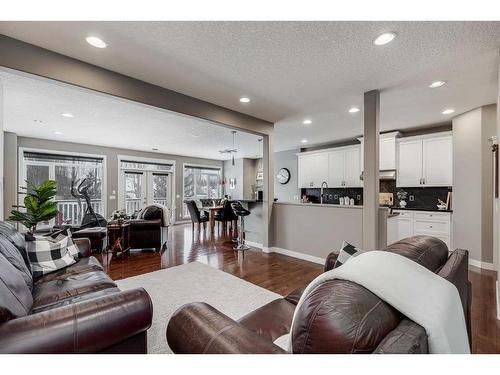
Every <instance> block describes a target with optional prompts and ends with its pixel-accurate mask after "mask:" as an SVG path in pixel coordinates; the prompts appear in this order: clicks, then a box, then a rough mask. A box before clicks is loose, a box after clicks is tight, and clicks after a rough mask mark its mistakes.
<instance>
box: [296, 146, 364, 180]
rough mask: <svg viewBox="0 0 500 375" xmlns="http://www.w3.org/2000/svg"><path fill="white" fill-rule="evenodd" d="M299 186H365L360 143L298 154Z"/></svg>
mask: <svg viewBox="0 0 500 375" xmlns="http://www.w3.org/2000/svg"><path fill="white" fill-rule="evenodd" d="M298 166H299V188H319V187H321V184H322V183H323V182H326V183H327V184H328V187H331V188H334V187H359V186H363V183H362V180H361V179H360V176H361V168H360V166H361V158H360V148H359V145H355V146H347V147H339V148H335V149H329V150H324V151H314V152H312V153H301V154H298Z"/></svg>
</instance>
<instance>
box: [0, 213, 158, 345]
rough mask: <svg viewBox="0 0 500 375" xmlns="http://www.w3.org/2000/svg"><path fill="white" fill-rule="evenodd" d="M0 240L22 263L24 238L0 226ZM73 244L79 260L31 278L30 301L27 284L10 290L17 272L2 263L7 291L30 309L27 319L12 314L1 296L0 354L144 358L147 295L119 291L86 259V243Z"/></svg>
mask: <svg viewBox="0 0 500 375" xmlns="http://www.w3.org/2000/svg"><path fill="white" fill-rule="evenodd" d="M0 236H2V237H4V238H7V239H8V240H9V241H10V242H11V243H12V244H13V245H14V246H15V247H16V248H17V250H18V251H19V252H20V253H21V255H22V256H23V259H24V261H25V262H27V257H26V252H25V243H24V238H23V236H21V235H20V234H19V233H17V232H15V229H13V227H12V228H10V227H9V226H8V224H6V223H1V226H0ZM74 241H75V243H76V244H77V246H78V250H79V253H80V259H79V261H77V262H76V263H75V264H73V265H71V266H69V267H66V268H64V269H61V270H59V271H56V272H53V273H50V274H47V275H45V276H42V277H40V278H38V279H34V280H33V286H32V289H31V294H32V295H31V296H30V295H25V294H26V293H30V289H29V288H26V285H24V288H19V284H17V286H18V287H17V288H15V287H16V282H15V280H14V279H15V278H16V274H15V272H16V270H15V268H13V267H11V266H10V265H9V264H7V263H6V258H3V263H0V273H1V274H2V278H8V277H9V275H10V279H7V280H4V281H7V284H6V285H7V287H11V288H12V287H14V289H15V290H14V293H17V295H18V296H19V295H21V296H23V294H24V298H23V300H27V301H30V302H31V301H32V304H30V305H31V306H29V311H28V313H27V314H24V315H12V312H11V311H9V308H8V307H9V306H7V303H4V302H5V301H6V300H4V298H3V297H6V296H3V295H0V353H54V354H59V353H147V343H146V332H147V330H148V329H149V327H150V326H151V321H152V313H153V310H152V303H151V299H150V297H149V295H148V294H147V292H146V291H145V290H144V289H142V288H138V289H132V290H127V291H120V289H118V288H117V286H116V284H115V283H114V282H113V280H111V279H110V278H109V276H108V275H106V273H104V272H103V268H102V266H101V264H100V263H99V261H98V260H97V259H96V258H94V257H92V256H90V241H89V240H88V239H75V240H74ZM28 262H29V261H28ZM2 267H5V269H3V268H2ZM13 272H14V274H13ZM21 280H22V279H21ZM4 285H5V284H4ZM11 290H12V289H11ZM2 291H4V292H5V291H6V289H2ZM6 293H8V290H7V291H6Z"/></svg>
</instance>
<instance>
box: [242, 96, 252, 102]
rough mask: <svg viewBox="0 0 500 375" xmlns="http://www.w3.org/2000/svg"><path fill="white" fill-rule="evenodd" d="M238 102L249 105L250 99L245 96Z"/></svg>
mask: <svg viewBox="0 0 500 375" xmlns="http://www.w3.org/2000/svg"><path fill="white" fill-rule="evenodd" d="M240 102H242V103H250V98H247V97H246V96H244V97H242V98H240Z"/></svg>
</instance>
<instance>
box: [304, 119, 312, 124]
mask: <svg viewBox="0 0 500 375" xmlns="http://www.w3.org/2000/svg"><path fill="white" fill-rule="evenodd" d="M302 123H303V124H304V125H311V124H312V121H311V120H309V119H305V120H304V121H302Z"/></svg>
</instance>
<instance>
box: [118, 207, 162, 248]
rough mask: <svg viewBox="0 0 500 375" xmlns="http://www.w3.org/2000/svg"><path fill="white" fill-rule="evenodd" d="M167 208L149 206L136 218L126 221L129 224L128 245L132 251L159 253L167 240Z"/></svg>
mask: <svg viewBox="0 0 500 375" xmlns="http://www.w3.org/2000/svg"><path fill="white" fill-rule="evenodd" d="M165 211H168V208H166V207H163V206H160V205H150V206H146V207H145V208H144V209H142V210H141V211H140V212H139V214H138V215H137V218H135V219H128V220H126V222H127V223H129V224H130V243H129V246H130V247H131V248H132V249H155V250H157V251H160V250H161V248H162V246H163V244H164V243H165V242H166V240H167V228H168V226H169V225H170V216H169V214H166V213H165Z"/></svg>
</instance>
